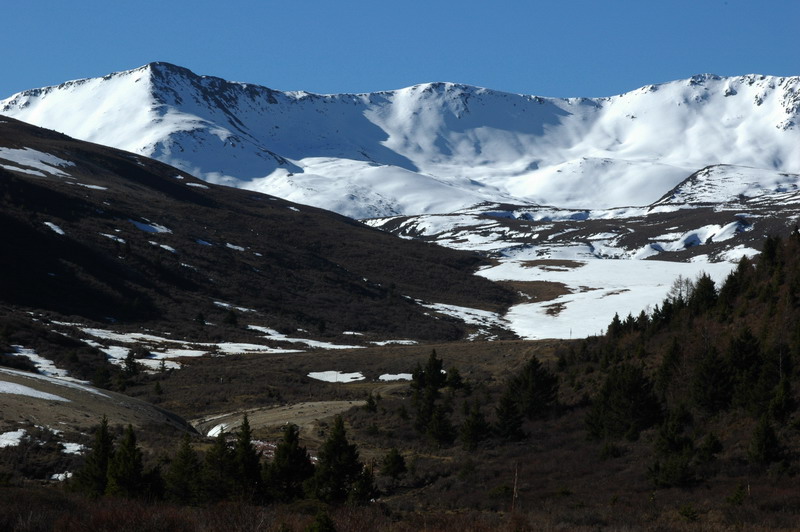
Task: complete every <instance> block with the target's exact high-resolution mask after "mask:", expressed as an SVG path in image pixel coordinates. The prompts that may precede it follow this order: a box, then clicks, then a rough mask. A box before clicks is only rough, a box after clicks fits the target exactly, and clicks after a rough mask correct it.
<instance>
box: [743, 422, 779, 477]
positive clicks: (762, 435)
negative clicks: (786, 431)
mask: <svg viewBox="0 0 800 532" xmlns="http://www.w3.org/2000/svg"><path fill="white" fill-rule="evenodd" d="M782 452H783V450H782V449H781V445H780V443H779V442H778V437H777V435H776V434H775V429H773V428H772V425H771V424H770V422H769V419H768V418H767V416H762V417H761V419H760V420H759V422H758V425H756V428H755V430H754V431H753V437H752V439H751V440H750V447H749V448H748V449H747V458H748V459H749V460H750V462H751V463H753V464H759V465H767V464H770V463H772V462H775V461H777V460H779V459H780V458H781V454H782Z"/></svg>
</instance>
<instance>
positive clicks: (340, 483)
mask: <svg viewBox="0 0 800 532" xmlns="http://www.w3.org/2000/svg"><path fill="white" fill-rule="evenodd" d="M363 469H364V466H363V465H362V464H361V462H360V461H359V459H358V449H357V447H356V446H355V445H354V444H351V443H349V442H348V441H347V435H346V433H345V429H344V421H343V420H342V416H336V419H335V420H334V423H333V428H332V429H331V433H330V435H329V436H328V439H327V440H325V443H324V444H323V446H322V448H321V449H320V451H319V460H318V462H317V467H316V470H315V471H314V476H313V477H311V478H310V479H309V481H308V483H307V487H308V490H307V491H308V492H309V494H310V495H311V496H313V497H315V498H317V499H319V500H321V501H323V502H327V503H334V504H337V503H343V502H345V501H346V500H348V498H349V495H350V492H351V491H352V490H353V486H354V485H355V484H356V482H357V481H358V480H359V476H360V475H361V472H362V470H363Z"/></svg>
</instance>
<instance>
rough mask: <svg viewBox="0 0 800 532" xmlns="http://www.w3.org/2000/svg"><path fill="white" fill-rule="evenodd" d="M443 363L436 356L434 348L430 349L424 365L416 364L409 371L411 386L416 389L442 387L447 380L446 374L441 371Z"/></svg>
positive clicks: (436, 388)
mask: <svg viewBox="0 0 800 532" xmlns="http://www.w3.org/2000/svg"><path fill="white" fill-rule="evenodd" d="M443 367H444V363H443V361H442V360H441V359H440V358H438V357H437V356H436V349H434V350H432V351H431V354H430V356H429V357H428V362H427V363H426V364H425V367H424V368H423V367H421V366H420V365H419V364H417V367H416V369H414V371H413V372H412V373H411V387H412V388H414V389H416V390H423V389H426V388H428V389H433V390H438V389H439V388H442V387H443V386H444V385H445V383H446V382H447V374H446V373H445V372H444V371H443Z"/></svg>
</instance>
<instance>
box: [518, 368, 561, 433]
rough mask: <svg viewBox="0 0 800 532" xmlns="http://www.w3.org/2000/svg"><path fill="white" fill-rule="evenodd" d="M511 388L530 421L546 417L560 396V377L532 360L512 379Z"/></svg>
mask: <svg viewBox="0 0 800 532" xmlns="http://www.w3.org/2000/svg"><path fill="white" fill-rule="evenodd" d="M510 386H511V388H512V389H513V390H514V393H515V395H516V397H517V398H518V401H519V406H520V410H521V411H522V413H523V414H524V415H525V416H526V417H527V418H528V419H535V418H540V417H542V416H544V415H545V414H546V413H547V411H548V409H550V407H552V406H553V405H554V404H555V402H556V398H557V396H558V377H556V376H555V375H553V374H552V373H551V372H550V371H549V370H548V369H546V368H545V367H544V366H542V364H541V362H539V360H538V359H537V358H536V357H533V358H531V359H530V360H529V361H528V363H527V364H525V366H524V367H523V368H522V371H521V372H520V373H519V375H517V376H516V377H514V378H513V379H511V382H510Z"/></svg>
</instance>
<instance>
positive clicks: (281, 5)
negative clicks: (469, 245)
mask: <svg viewBox="0 0 800 532" xmlns="http://www.w3.org/2000/svg"><path fill="white" fill-rule="evenodd" d="M15 6H16V7H14V8H13V9H12V8H11V6H10V5H9V6H7V7H6V8H5V9H4V16H3V18H4V22H3V30H2V32H0V44H1V45H2V51H0V58H2V59H1V62H2V65H3V68H2V73H1V74H0V98H5V97H7V96H10V95H11V94H12V93H15V92H18V91H21V90H24V89H29V88H35V87H41V86H45V85H54V84H58V83H61V82H62V81H66V80H70V79H77V78H83V77H95V76H102V75H105V74H108V73H110V72H115V71H119V70H127V69H131V68H135V67H138V66H141V65H144V64H146V63H149V62H151V61H167V62H171V63H175V64H178V65H181V66H184V67H187V68H189V69H191V70H193V71H194V72H195V73H197V74H208V75H215V76H219V77H222V78H225V79H229V80H234V81H244V82H250V83H257V84H260V85H266V86H268V87H271V88H274V89H279V90H307V91H310V92H318V93H339V92H371V91H376V90H388V89H399V88H402V87H406V86H409V85H414V84H417V83H424V82H429V81H453V82H458V83H466V84H470V85H478V86H482V87H488V88H492V89H496V90H503V91H508V92H515V93H523V94H535V95H540V96H557V97H571V96H586V97H595V96H611V95H614V94H618V93H621V92H626V91H628V90H633V89H636V88H638V87H641V86H643V85H647V84H650V83H660V82H665V81H671V80H674V79H680V78H687V77H689V76H691V75H693V74H699V73H706V72H710V73H714V74H719V75H723V76H727V75H740V74H750V73H758V74H770V75H779V76H792V75H795V76H796V75H800V44H798V41H799V39H798V37H800V0H661V1H650V0H574V1H571V2H570V1H563V0H561V1H549V0H548V1H545V0H527V1H526V0H514V1H512V0H492V1H490V0H482V1H478V0H459V1H457V2H454V1H446V0H406V1H404V2H382V1H380V0H369V1H366V0H340V1H338V2H335V1H333V2H331V1H328V2H322V1H318V0H305V1H292V0H282V1H280V2H275V1H272V0H263V1H243V0H227V1H220V0H216V1H209V0H194V1H184V0H137V1H131V0H119V1H109V0H102V1H101V0H72V1H64V0H43V1H39V0H31V1H30V2H27V3H24V4H21V3H16V4H15Z"/></svg>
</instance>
